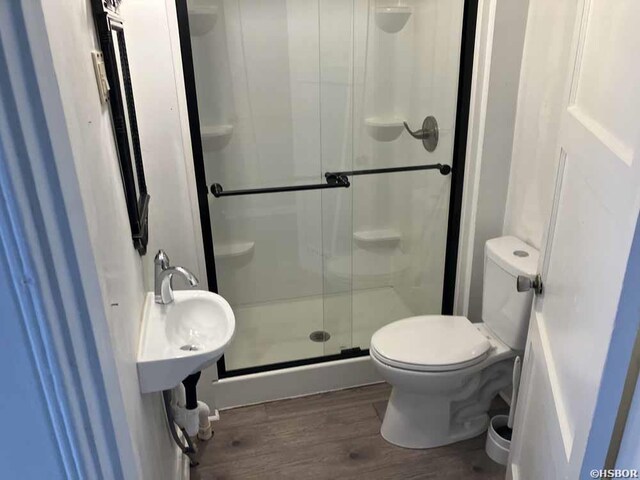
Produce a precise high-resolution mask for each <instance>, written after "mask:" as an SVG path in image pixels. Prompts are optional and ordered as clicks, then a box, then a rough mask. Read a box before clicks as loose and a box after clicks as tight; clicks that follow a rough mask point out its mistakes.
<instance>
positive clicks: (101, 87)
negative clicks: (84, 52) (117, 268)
mask: <svg viewBox="0 0 640 480" xmlns="http://www.w3.org/2000/svg"><path fill="white" fill-rule="evenodd" d="M91 60H93V70H94V72H95V74H96V81H97V82H98V93H99V95H100V103H102V104H105V103H107V102H108V101H109V90H110V87H109V80H107V71H106V69H105V68H104V56H103V55H102V52H100V51H98V50H94V51H93V52H91Z"/></svg>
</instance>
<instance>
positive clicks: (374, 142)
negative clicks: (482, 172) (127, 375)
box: [177, 0, 475, 377]
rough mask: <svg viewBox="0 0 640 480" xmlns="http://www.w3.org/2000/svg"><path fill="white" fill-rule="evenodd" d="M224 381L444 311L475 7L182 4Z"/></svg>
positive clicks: (313, 358) (347, 346) (461, 3)
mask: <svg viewBox="0 0 640 480" xmlns="http://www.w3.org/2000/svg"><path fill="white" fill-rule="evenodd" d="M177 9H178V18H179V27H180V36H181V49H182V57H183V68H184V72H185V84H186V89H187V100H188V107H189V119H190V127H191V135H192V144H193V153H194V162H195V171H196V176H197V178H196V182H197V185H198V198H199V203H200V216H201V221H202V230H203V237H204V238H203V240H204V246H205V250H206V251H205V256H206V260H207V272H208V280H209V287H210V289H211V290H213V291H217V292H218V293H220V294H221V295H223V296H224V297H225V298H226V299H227V300H228V301H229V303H230V304H231V305H232V307H233V310H234V312H235V315H236V322H237V331H236V336H235V338H234V340H233V342H232V344H231V345H230V346H229V348H228V349H227V351H226V353H225V355H224V357H223V359H222V360H221V362H220V364H219V374H220V376H221V377H225V376H226V377H228V376H234V375H241V374H246V373H254V372H259V371H265V370H271V369H277V368H284V367H289V366H294V365H302V364H308V363H314V362H321V361H326V360H336V359H341V358H351V357H354V356H358V355H366V354H367V352H368V348H369V341H370V338H371V335H372V334H373V333H374V332H375V331H376V330H377V329H379V328H380V327H382V326H384V325H386V324H388V323H389V322H393V321H395V320H398V319H401V318H405V317H410V316H414V315H423V314H440V313H451V311H452V305H453V290H454V284H455V267H456V258H457V243H458V230H459V221H460V203H461V196H462V179H463V172H464V150H465V144H466V123H467V117H468V96H469V90H470V81H469V78H470V73H471V72H470V70H471V57H472V50H473V31H472V30H473V25H471V24H472V23H475V4H474V2H473V1H471V2H470V1H468V0H467V2H465V0H399V1H398V0H177Z"/></svg>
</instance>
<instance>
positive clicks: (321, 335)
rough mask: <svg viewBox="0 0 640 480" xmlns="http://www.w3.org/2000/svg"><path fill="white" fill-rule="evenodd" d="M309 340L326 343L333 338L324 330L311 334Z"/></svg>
mask: <svg viewBox="0 0 640 480" xmlns="http://www.w3.org/2000/svg"><path fill="white" fill-rule="evenodd" d="M309 338H310V339H311V341H312V342H320V343H324V342H326V341H328V340H329V339H330V338H331V335H329V332H325V331H324V330H316V331H315V332H311V335H309Z"/></svg>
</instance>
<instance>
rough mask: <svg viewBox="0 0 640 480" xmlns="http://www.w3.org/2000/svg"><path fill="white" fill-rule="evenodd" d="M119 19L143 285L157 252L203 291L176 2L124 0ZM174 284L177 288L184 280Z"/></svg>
mask: <svg viewBox="0 0 640 480" xmlns="http://www.w3.org/2000/svg"><path fill="white" fill-rule="evenodd" d="M121 13H122V16H123V17H124V19H125V22H126V23H125V32H126V35H127V53H128V55H129V60H130V62H131V65H130V68H131V78H132V81H133V87H134V95H135V101H136V114H137V116H138V128H139V131H140V144H141V148H142V158H143V159H144V170H145V176H146V180H147V189H148V191H149V195H150V196H151V202H150V205H149V245H148V249H147V250H148V252H147V255H146V256H145V257H144V258H143V266H144V280H145V286H146V289H147V290H153V257H154V256H155V254H156V253H157V251H158V249H160V248H162V249H164V250H165V251H166V252H167V254H168V255H169V258H170V259H171V263H172V264H173V265H180V266H183V267H185V268H188V269H189V270H191V271H192V272H193V273H194V274H195V275H196V276H197V277H198V280H200V288H202V289H205V290H206V289H207V275H206V268H205V264H204V250H203V246H202V231H201V229H200V213H199V209H198V199H197V193H196V185H195V176H194V172H193V157H192V153H191V138H190V136H189V123H188V112H187V105H186V98H185V90H184V80H183V76H182V60H181V56H180V55H181V54H180V44H179V38H178V24H177V19H176V11H175V1H174V0H157V1H154V2H148V1H145V0H127V1H126V2H124V3H123V4H122V7H121ZM175 283H176V285H177V287H178V288H179V287H180V286H182V285H181V280H176V282H175Z"/></svg>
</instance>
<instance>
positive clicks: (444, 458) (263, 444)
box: [191, 384, 506, 480]
mask: <svg viewBox="0 0 640 480" xmlns="http://www.w3.org/2000/svg"><path fill="white" fill-rule="evenodd" d="M390 391H391V389H390V387H389V386H388V385H386V384H377V385H371V386H367V387H360V388H353V389H349V390H341V391H338V392H330V393H323V394H319V395H313V396H309V397H302V398H295V399H289V400H281V401H277V402H271V403H264V404H260V405H254V406H249V407H242V408H237V409H233V410H226V411H224V412H222V414H221V419H220V421H219V422H216V423H214V429H215V436H214V437H213V439H211V440H209V441H208V442H204V443H200V445H199V446H198V448H199V460H200V465H199V466H198V467H195V468H192V469H191V478H192V479H193V480H214V479H215V480H222V479H227V480H232V479H233V480H235V479H242V480H246V479H322V480H325V479H336V478H340V479H366V480H371V479H393V480H395V479H400V480H405V479H407V480H409V479H443V480H458V479H471V480H489V479H490V480H494V479H495V480H497V479H503V478H504V476H505V469H504V467H502V466H501V465H498V464H496V463H494V462H493V461H491V460H490V459H489V458H488V457H487V456H486V454H485V452H484V442H485V435H484V434H483V435H481V436H479V437H476V438H472V439H470V440H466V441H464V442H459V443H456V444H454V445H448V446H446V447H440V448H434V449H429V450H409V449H404V448H399V447H396V446H393V445H391V444H389V443H387V442H385V441H384V440H383V439H382V437H381V436H380V423H381V419H382V417H383V416H384V411H385V408H386V405H387V399H388V398H389V393H390ZM494 407H495V408H494V410H496V411H497V410H504V409H505V407H506V405H505V404H504V402H502V401H501V400H497V401H496V402H494Z"/></svg>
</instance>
